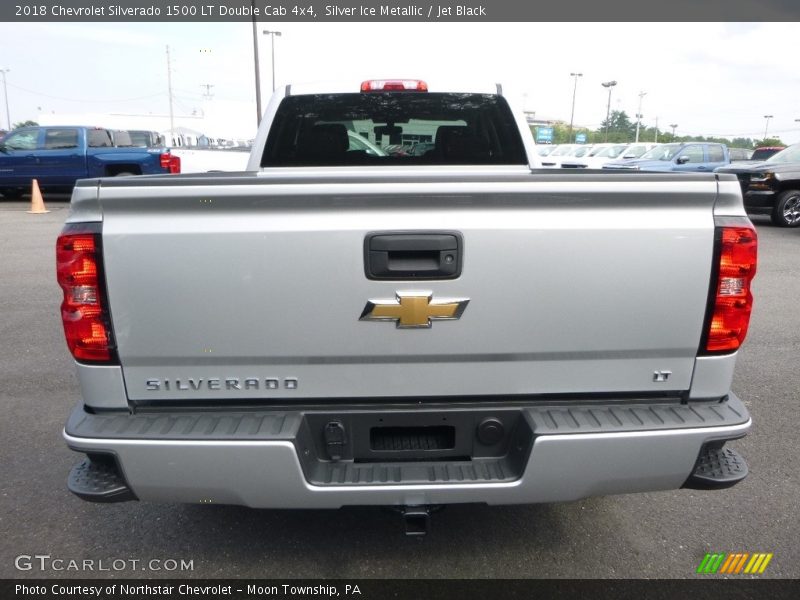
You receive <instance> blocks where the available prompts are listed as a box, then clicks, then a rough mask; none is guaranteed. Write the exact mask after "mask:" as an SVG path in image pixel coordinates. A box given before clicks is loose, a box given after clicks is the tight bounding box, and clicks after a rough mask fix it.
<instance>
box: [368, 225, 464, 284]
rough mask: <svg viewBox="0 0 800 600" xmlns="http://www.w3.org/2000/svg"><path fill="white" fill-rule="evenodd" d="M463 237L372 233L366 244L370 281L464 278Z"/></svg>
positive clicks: (436, 233) (440, 234)
mask: <svg viewBox="0 0 800 600" xmlns="http://www.w3.org/2000/svg"><path fill="white" fill-rule="evenodd" d="M462 250H463V243H462V238H461V234H460V233H456V232H435V233H373V234H370V235H368V236H367V238H366V240H365V243H364V251H365V257H364V262H365V271H366V274H367V278H368V279H455V278H456V277H459V276H460V275H461V256H462Z"/></svg>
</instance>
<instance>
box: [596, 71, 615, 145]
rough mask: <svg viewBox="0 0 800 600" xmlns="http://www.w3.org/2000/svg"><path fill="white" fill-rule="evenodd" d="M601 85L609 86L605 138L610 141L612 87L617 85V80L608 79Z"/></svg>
mask: <svg viewBox="0 0 800 600" xmlns="http://www.w3.org/2000/svg"><path fill="white" fill-rule="evenodd" d="M600 85H602V86H603V87H604V88H608V106H606V140H605V141H608V126H609V125H610V123H609V121H608V120H609V117H610V115H611V88H613V87H614V86H615V85H617V82H616V81H606V82H605V83H601V84H600Z"/></svg>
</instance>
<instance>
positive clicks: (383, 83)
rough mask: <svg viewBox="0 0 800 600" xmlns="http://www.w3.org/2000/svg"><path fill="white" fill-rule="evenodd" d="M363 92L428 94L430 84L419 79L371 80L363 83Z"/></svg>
mask: <svg viewBox="0 0 800 600" xmlns="http://www.w3.org/2000/svg"><path fill="white" fill-rule="evenodd" d="M361 91H362V92H427V91H428V84H427V83H425V82H424V81H420V80H419V79H370V80H369V81H362V82H361Z"/></svg>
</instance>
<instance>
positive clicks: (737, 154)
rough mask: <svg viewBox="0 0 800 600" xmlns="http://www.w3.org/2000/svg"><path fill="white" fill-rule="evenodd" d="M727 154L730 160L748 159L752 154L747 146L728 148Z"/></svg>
mask: <svg viewBox="0 0 800 600" xmlns="http://www.w3.org/2000/svg"><path fill="white" fill-rule="evenodd" d="M728 154H730V156H731V162H739V161H744V160H750V159H751V157H752V156H753V150H751V149H748V148H728Z"/></svg>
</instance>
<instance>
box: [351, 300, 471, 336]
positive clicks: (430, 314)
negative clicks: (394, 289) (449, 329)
mask: <svg viewBox="0 0 800 600" xmlns="http://www.w3.org/2000/svg"><path fill="white" fill-rule="evenodd" d="M468 303H469V299H468V298H460V299H455V298H448V299H446V300H437V301H434V300H433V294H431V293H430V292H405V293H400V292H398V293H397V299H396V300H370V301H368V302H367V305H366V306H365V307H364V312H362V313H361V318H360V320H361V321H395V322H396V323H397V327H400V328H410V327H417V328H428V327H430V326H431V321H433V320H453V319H460V318H461V315H462V313H463V312H464V309H466V308H467V304H468Z"/></svg>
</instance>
